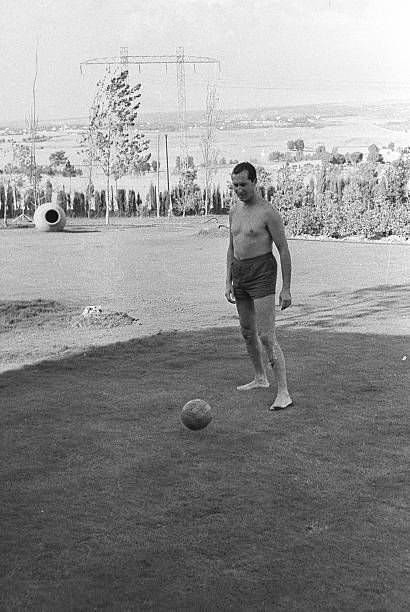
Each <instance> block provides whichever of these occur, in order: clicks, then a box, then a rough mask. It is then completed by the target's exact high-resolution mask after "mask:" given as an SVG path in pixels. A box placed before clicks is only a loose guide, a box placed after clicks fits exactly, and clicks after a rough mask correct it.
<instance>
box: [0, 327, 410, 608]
mask: <svg viewBox="0 0 410 612" xmlns="http://www.w3.org/2000/svg"><path fill="white" fill-rule="evenodd" d="M279 335H280V342H281V344H282V346H283V349H284V351H285V353H286V356H287V363H288V369H289V379H290V387H291V390H292V393H293V397H294V400H295V407H294V408H291V409H289V410H287V411H284V412H281V413H271V412H269V410H268V406H269V405H270V403H271V401H272V396H273V393H274V388H272V389H268V390H265V389H263V390H259V391H256V392H252V393H250V394H246V393H240V392H237V391H236V390H235V388H236V385H237V384H238V383H242V382H246V381H247V380H249V377H250V376H251V368H250V365H249V361H248V358H247V356H246V354H245V351H244V346H243V342H242V339H241V338H240V336H239V332H238V330H237V329H210V330H206V331H201V332H189V333H170V334H159V335H157V336H153V337H150V338H144V339H140V340H134V341H131V342H128V343H123V344H116V345H112V346H108V347H103V348H98V349H97V348H96V349H93V350H90V351H88V352H86V353H84V354H82V355H80V356H76V357H71V358H67V359H63V360H61V361H48V362H43V363H41V364H38V365H35V366H30V367H26V368H24V369H22V370H20V371H10V372H6V373H4V374H2V375H1V376H0V397H1V413H0V419H1V421H0V423H1V432H2V443H1V449H0V452H1V458H2V461H1V479H2V487H1V489H2V499H1V505H0V513H1V525H2V532H3V536H2V539H1V547H2V552H1V556H0V559H1V561H0V563H1V576H2V578H1V589H0V592H1V595H0V598H1V599H0V601H1V604H0V607H1V608H2V609H6V610H8V609H42V610H63V609H107V610H114V609H115V610H156V611H157V610H164V611H165V610H200V609H201V610H202V609H203V610H235V611H238V610H244V611H245V610H246V611H248V610H274V609H275V610H276V609H278V610H279V609H280V610H329V609H334V610H369V609H383V610H401V609H403V610H404V609H405V608H406V605H407V603H408V598H409V588H408V576H407V577H406V574H405V562H406V549H407V544H406V537H407V535H408V533H407V528H408V514H407V511H408V509H407V507H406V505H407V501H406V500H408V493H409V491H408V478H407V475H408V455H406V452H407V450H406V449H408V433H409V432H408V383H409V363H410V359H404V357H405V355H406V351H408V350H409V346H408V343H407V340H406V339H405V338H402V337H395V336H391V337H383V336H376V335H375V336H373V335H360V334H350V333H343V334H337V333H330V332H327V331H315V332H312V331H311V330H291V329H284V328H282V329H280V330H279ZM195 397H202V398H204V399H206V400H207V401H209V403H210V404H211V406H212V409H213V415H214V418H213V421H212V422H211V424H210V425H209V426H208V427H207V428H206V429H204V430H202V431H199V432H191V431H189V430H187V429H185V428H184V427H183V426H182V425H181V423H180V421H179V415H180V410H181V408H182V406H183V404H184V403H185V402H186V401H188V400H189V399H192V398H195Z"/></svg>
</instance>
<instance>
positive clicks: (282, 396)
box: [269, 392, 293, 410]
mask: <svg viewBox="0 0 410 612" xmlns="http://www.w3.org/2000/svg"><path fill="white" fill-rule="evenodd" d="M291 406H293V401H292V398H291V397H290V395H289V393H287V392H283V393H278V394H277V396H276V399H275V401H274V402H273V404H272V406H271V407H270V408H269V410H285V408H290V407H291Z"/></svg>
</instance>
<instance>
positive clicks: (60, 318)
mask: <svg viewBox="0 0 410 612" xmlns="http://www.w3.org/2000/svg"><path fill="white" fill-rule="evenodd" d="M67 310H68V309H67V307H66V306H64V305H63V304H60V303H59V302H56V301H54V300H42V299H37V300H12V301H8V302H6V301H3V302H0V332H6V331H10V330H11V329H16V328H20V329H21V328H32V327H33V326H36V327H42V326H45V325H47V326H50V325H61V324H65V323H67V322H68V320H69V316H70V314H69V312H67Z"/></svg>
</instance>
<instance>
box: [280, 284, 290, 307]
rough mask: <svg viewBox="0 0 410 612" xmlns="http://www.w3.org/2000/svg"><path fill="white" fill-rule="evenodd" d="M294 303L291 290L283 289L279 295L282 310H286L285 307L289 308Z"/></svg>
mask: <svg viewBox="0 0 410 612" xmlns="http://www.w3.org/2000/svg"><path fill="white" fill-rule="evenodd" d="M291 304H292V297H291V295H290V291H289V290H288V289H282V291H281V292H280V295H279V306H280V309H281V310H285V308H289V306H290V305H291Z"/></svg>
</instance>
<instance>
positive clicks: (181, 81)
mask: <svg viewBox="0 0 410 612" xmlns="http://www.w3.org/2000/svg"><path fill="white" fill-rule="evenodd" d="M96 64H103V65H105V66H106V67H110V66H112V65H114V66H117V65H120V66H121V67H122V68H123V69H125V70H127V69H128V66H129V64H136V65H137V66H138V67H139V69H140V70H141V66H143V65H145V64H162V65H165V66H168V65H169V64H176V67H177V95H178V100H177V102H178V127H179V149H180V160H181V173H182V174H183V173H184V172H185V171H186V169H187V165H188V149H187V137H186V136H187V133H186V129H187V128H186V85H185V65H186V64H193V65H194V69H195V66H196V64H217V65H218V68H220V62H219V60H217V59H215V58H212V57H203V56H195V55H185V53H184V48H183V47H178V48H177V50H176V55H128V47H121V48H120V56H119V57H97V58H94V59H89V60H86V61H84V62H81V64H80V70H81V72H82V71H83V67H85V66H90V65H96Z"/></svg>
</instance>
